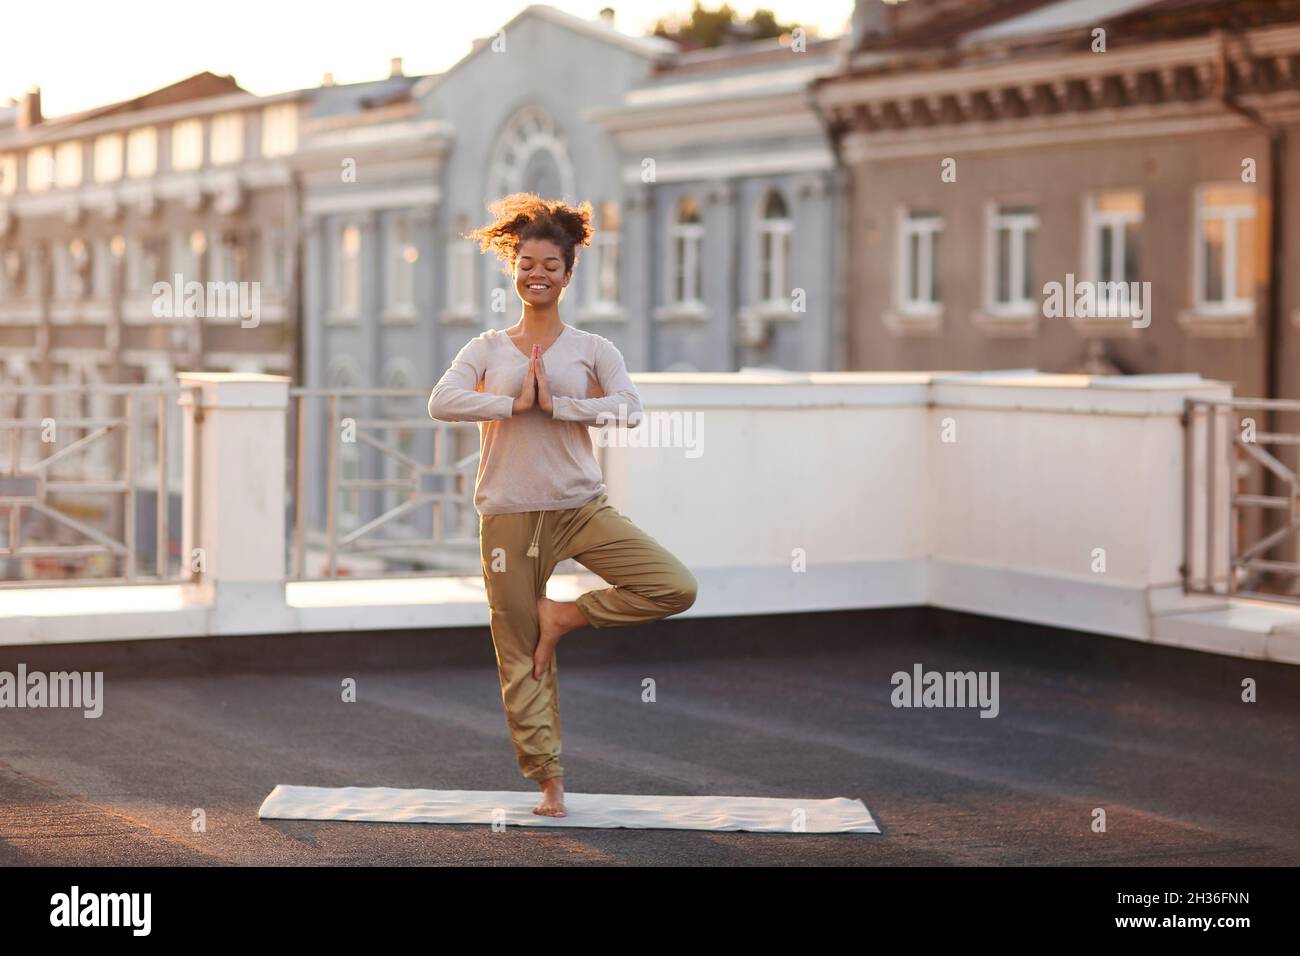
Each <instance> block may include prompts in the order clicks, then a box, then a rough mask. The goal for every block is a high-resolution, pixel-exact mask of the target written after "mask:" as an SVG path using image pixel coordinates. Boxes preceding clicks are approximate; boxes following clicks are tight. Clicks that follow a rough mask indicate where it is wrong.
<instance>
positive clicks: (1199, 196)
mask: <svg viewBox="0 0 1300 956" xmlns="http://www.w3.org/2000/svg"><path fill="white" fill-rule="evenodd" d="M1242 188H1243V187H1242V185H1241V184H1240V183H1233V182H1227V183H1207V184H1205V185H1202V186H1198V187H1197V189H1196V193H1195V196H1194V198H1193V203H1194V210H1193V219H1194V226H1193V229H1192V302H1193V303H1194V308H1195V311H1196V312H1197V313H1198V314H1200V315H1211V316H1242V315H1251V314H1253V313H1254V311H1255V296H1254V290H1253V289H1252V290H1251V295H1250V297H1249V298H1242V297H1240V296H1239V295H1238V292H1239V290H1238V289H1237V253H1238V249H1239V245H1240V244H1241V241H1242V240H1243V238H1244V239H1245V241H1246V242H1247V243H1249V245H1247V246H1246V249H1245V253H1244V254H1245V255H1246V257H1247V259H1246V267H1247V269H1246V271H1247V272H1248V273H1250V272H1251V271H1253V269H1254V267H1255V262H1254V256H1255V255H1258V254H1259V250H1258V249H1256V248H1255V247H1254V243H1253V242H1252V241H1251V240H1252V237H1251V235H1250V230H1249V226H1247V227H1246V228H1245V232H1244V235H1243V231H1242V224H1243V223H1253V222H1254V220H1255V218H1256V216H1257V215H1258V200H1256V201H1254V202H1250V203H1241V204H1238V205H1235V206H1227V207H1218V208H1217V209H1215V210H1214V213H1215V214H1214V215H1213V216H1211V215H1209V214H1208V213H1209V210H1208V209H1207V207H1206V206H1205V196H1206V194H1207V193H1208V192H1210V191H1212V190H1216V189H1233V190H1241V189H1242ZM1252 198H1253V192H1252ZM1209 219H1223V220H1225V228H1224V232H1223V265H1224V274H1223V276H1222V277H1221V279H1222V283H1223V300H1222V301H1221V302H1217V301H1210V300H1208V299H1206V298H1205V279H1206V275H1205V232H1204V230H1205V223H1206V221H1207V220H1209Z"/></svg>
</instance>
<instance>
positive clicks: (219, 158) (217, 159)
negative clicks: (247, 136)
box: [209, 112, 244, 166]
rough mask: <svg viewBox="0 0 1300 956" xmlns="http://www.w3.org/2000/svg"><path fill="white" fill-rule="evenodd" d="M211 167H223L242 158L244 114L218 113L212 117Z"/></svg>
mask: <svg viewBox="0 0 1300 956" xmlns="http://www.w3.org/2000/svg"><path fill="white" fill-rule="evenodd" d="M209 135H210V136H211V137H212V143H211V150H212V165H214V166H225V165H229V164H230V163H237V162H239V161H240V160H242V159H243V158H244V114H243V113H242V112H232V113H218V114H217V115H216V116H214V117H212V128H211V131H210V133H209Z"/></svg>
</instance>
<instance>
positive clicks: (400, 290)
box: [388, 214, 420, 315]
mask: <svg viewBox="0 0 1300 956" xmlns="http://www.w3.org/2000/svg"><path fill="white" fill-rule="evenodd" d="M419 259H420V250H419V249H418V248H416V245H415V229H414V228H413V227H412V225H411V219H410V217H409V216H405V215H400V214H399V215H395V216H393V217H392V218H391V219H390V220H389V224H388V311H389V313H390V314H394V315H414V314H415V264H416V262H418V261H419Z"/></svg>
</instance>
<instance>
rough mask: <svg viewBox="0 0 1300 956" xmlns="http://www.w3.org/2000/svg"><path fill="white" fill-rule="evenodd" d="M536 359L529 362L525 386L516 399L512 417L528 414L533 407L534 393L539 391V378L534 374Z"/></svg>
mask: <svg viewBox="0 0 1300 956" xmlns="http://www.w3.org/2000/svg"><path fill="white" fill-rule="evenodd" d="M536 353H537V346H536V345H534V346H533V354H534V355H536ZM535 364H536V359H529V360H528V372H527V374H525V375H524V384H523V386H522V387H521V388H520V389H519V397H518V398H516V399H515V403H514V405H512V406H511V408H510V412H511V414H512V415H518V414H519V413H520V412H526V411H528V409H530V408H532V407H533V401H534V393H535V392H536V391H537V377H536V376H535V375H534V374H533V368H534V367H535Z"/></svg>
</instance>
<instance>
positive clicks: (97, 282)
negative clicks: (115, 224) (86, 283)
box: [86, 239, 113, 299]
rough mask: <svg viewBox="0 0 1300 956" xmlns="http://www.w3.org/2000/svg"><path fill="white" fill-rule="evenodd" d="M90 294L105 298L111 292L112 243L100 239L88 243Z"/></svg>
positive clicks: (97, 297)
mask: <svg viewBox="0 0 1300 956" xmlns="http://www.w3.org/2000/svg"><path fill="white" fill-rule="evenodd" d="M88 251H89V253H90V266H89V268H88V269H87V270H86V271H87V272H88V273H89V275H90V294H91V295H92V296H94V297H95V298H96V299H107V298H108V297H109V296H110V295H111V294H112V292H113V273H112V269H113V256H112V243H111V242H110V241H109V240H106V239H100V240H97V241H95V242H93V243H91V244H90V246H89V248H88Z"/></svg>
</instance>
